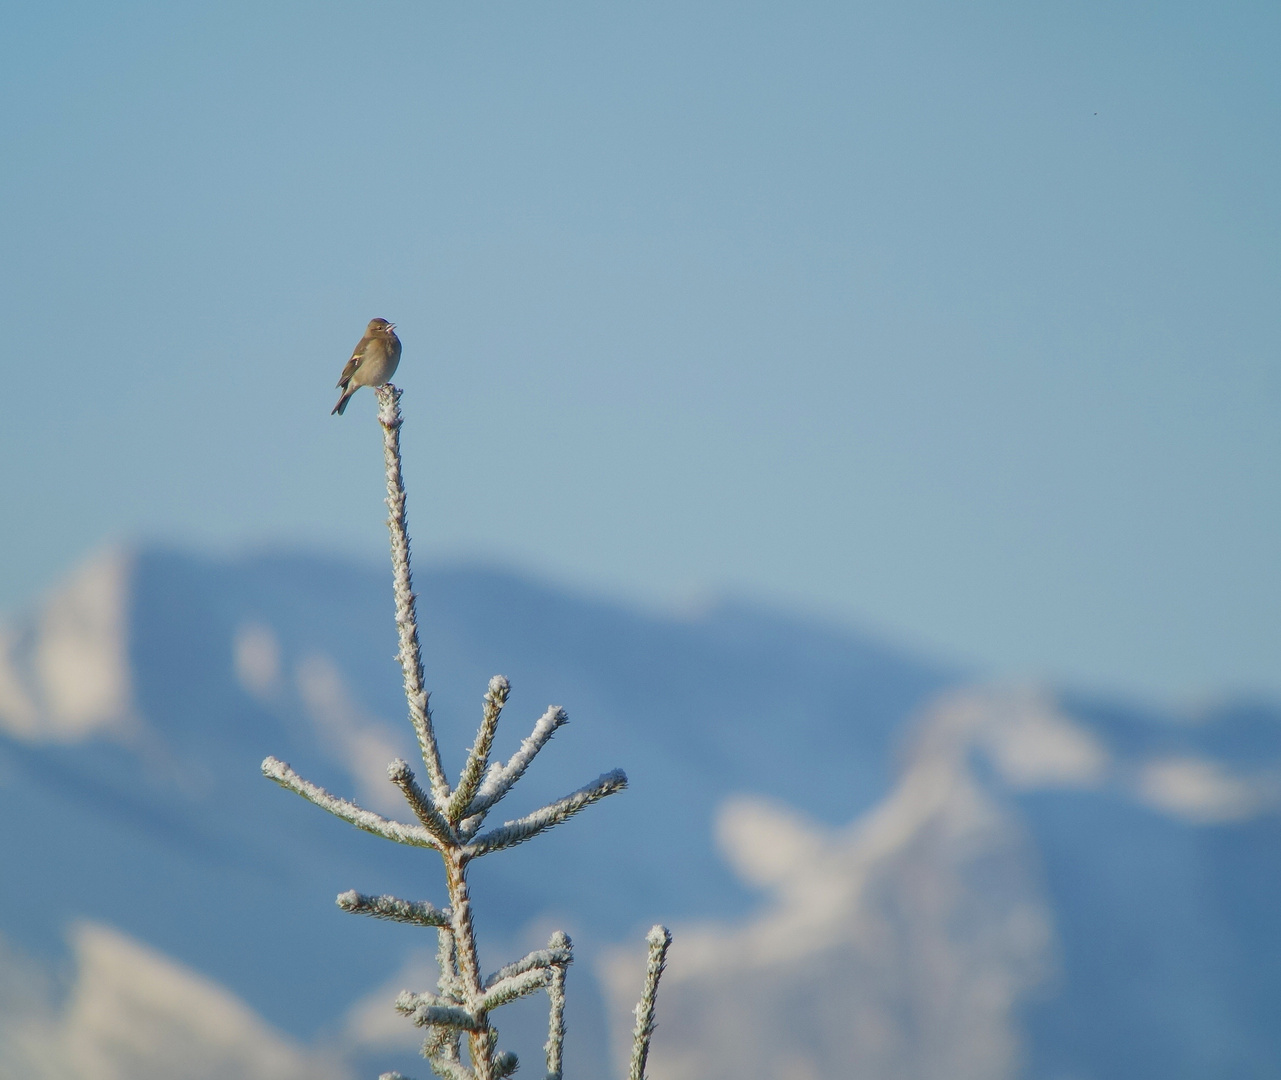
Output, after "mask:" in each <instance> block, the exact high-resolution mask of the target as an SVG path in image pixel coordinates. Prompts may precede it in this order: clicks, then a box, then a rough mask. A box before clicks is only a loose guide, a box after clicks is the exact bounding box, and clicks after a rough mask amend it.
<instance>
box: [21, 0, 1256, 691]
mask: <svg viewBox="0 0 1281 1080" xmlns="http://www.w3.org/2000/svg"><path fill="white" fill-rule="evenodd" d="M5 23H6V32H5V35H4V64H3V65H0V97H2V99H3V102H4V108H3V109H0V133H2V135H3V141H4V145H5V147H6V148H7V152H6V153H5V154H3V155H2V156H0V197H2V203H0V247H2V249H3V250H4V251H5V252H6V258H5V259H4V260H3V262H2V263H0V278H2V287H0V320H3V324H4V327H5V331H6V334H7V337H8V340H9V341H10V343H11V346H13V347H16V348H15V349H14V352H13V353H12V354H11V359H10V361H9V362H8V364H6V366H5V370H6V372H7V379H6V398H7V406H8V408H7V411H6V416H5V419H4V422H3V424H0V458H2V460H4V461H5V462H6V463H7V468H6V484H5V486H4V492H5V495H4V512H3V514H2V515H0V608H7V609H10V610H13V609H17V608H19V607H21V606H22V605H23V604H25V603H26V602H28V601H30V600H31V599H33V598H34V597H35V596H37V595H38V594H39V593H40V591H41V590H42V589H44V588H46V587H48V586H49V585H50V584H51V583H53V582H54V581H56V580H57V579H58V578H59V577H60V576H61V575H62V574H63V573H65V571H66V570H67V569H68V568H69V567H70V566H71V565H72V564H73V563H74V562H75V561H76V560H77V559H79V558H81V557H83V556H84V555H85V554H86V553H88V552H90V551H92V550H93V549H95V548H96V547H98V546H100V545H102V544H104V543H106V542H109V541H112V540H120V539H131V538H133V539H136V538H144V539H145V538H160V539H163V540H168V541H175V542H181V543H190V544H194V545H197V546H199V547H201V548H206V549H208V548H212V549H215V550H235V549H238V548H242V547H245V546H255V545H260V544H264V543H268V544H276V543H291V544H292V543H301V544H305V545H307V546H309V547H322V548H328V549H338V550H342V551H348V552H352V553H355V554H359V555H363V556H367V557H370V558H383V557H384V555H383V543H384V535H385V534H384V531H383V527H382V523H381V522H382V509H381V506H380V496H381V490H380V476H379V446H378V436H377V431H376V427H375V425H374V421H373V418H372V412H373V406H372V401H371V400H370V399H369V395H368V393H367V392H364V391H362V393H361V394H360V395H359V396H358V397H357V398H356V399H355V400H354V401H353V403H352V407H351V408H350V409H349V410H348V412H347V415H346V416H345V417H343V418H342V419H341V420H340V419H338V418H331V417H330V415H329V410H330V408H331V406H332V404H333V400H332V399H333V398H334V397H335V392H334V390H333V384H334V382H335V380H336V378H337V374H338V370H339V368H340V367H341V366H342V363H343V361H344V360H345V358H346V356H347V353H348V351H349V350H350V348H351V346H352V344H353V343H354V342H355V340H356V339H357V338H358V337H359V335H360V332H361V329H362V327H363V325H364V323H365V322H366V320H368V319H369V318H370V317H372V316H374V315H382V316H386V317H387V318H390V319H393V320H394V321H396V322H397V323H398V324H399V327H400V332H401V337H402V339H403V340H404V343H405V356H404V361H403V362H402V368H401V373H400V375H399V376H398V379H397V381H398V382H399V383H400V384H401V385H402V386H403V387H404V388H405V392H406V396H405V399H404V408H405V412H406V415H407V428H406V435H405V441H406V448H407V461H406V472H407V476H408V480H409V483H410V485H411V494H410V500H411V503H410V512H411V522H412V524H413V526H414V531H415V535H416V539H417V542H418V545H419V546H418V551H419V558H421V559H426V558H454V557H459V556H463V557H468V558H483V559H496V560H500V561H502V562H505V563H508V564H514V565H516V566H518V567H522V568H526V569H529V570H531V571H534V572H536V573H540V574H543V575H547V576H550V577H552V578H554V579H556V580H559V581H563V582H566V583H570V584H573V585H576V586H578V587H582V588H589V589H600V590H603V591H605V592H606V593H609V594H612V595H616V596H620V597H624V598H627V599H629V600H636V601H639V602H642V603H646V604H651V605H657V606H660V607H669V606H673V605H675V606H683V605H689V604H692V603H698V602H700V600H701V598H705V597H707V596H710V595H715V594H717V593H720V592H725V591H732V592H736V593H746V594H748V595H750V596H757V597H761V598H764V599H767V600H770V601H771V602H774V603H778V604H782V605H786V606H789V607H795V608H800V609H804V610H811V611H815V612H821V613H825V614H828V615H830V616H834V617H835V618H838V619H840V620H843V621H847V622H852V623H857V624H859V625H863V626H866V627H869V628H872V629H874V630H877V631H882V632H885V633H887V634H889V635H891V636H894V637H896V638H898V639H899V640H902V641H906V642H910V643H914V644H918V645H921V646H923V647H927V648H930V649H934V650H937V651H938V652H940V653H941V654H942V655H945V656H947V657H949V658H952V659H956V660H960V661H962V662H969V663H973V664H975V665H976V666H978V667H979V668H980V669H981V670H983V671H985V672H987V673H989V674H992V675H996V676H1000V677H1009V678H1025V677H1046V678H1052V679H1060V680H1070V681H1074V682H1079V683H1083V684H1086V685H1088V686H1094V687H1099V688H1111V689H1121V690H1125V691H1129V692H1134V693H1139V694H1155V695H1159V696H1161V697H1164V698H1167V699H1174V700H1197V699H1199V698H1201V697H1203V696H1204V695H1207V694H1217V693H1221V692H1229V691H1255V690H1263V691H1267V692H1270V693H1277V692H1281V667H1279V665H1278V657H1279V655H1281V573H1278V569H1277V566H1278V552H1279V551H1281V508H1279V505H1278V490H1279V485H1278V480H1279V479H1281V475H1279V474H1281V434H1279V433H1278V422H1277V420H1278V412H1279V408H1278V407H1279V406H1281V356H1279V355H1278V351H1279V350H1278V346H1279V344H1281V304H1279V303H1278V296H1279V289H1278V286H1279V285H1281V254H1279V253H1281V243H1279V242H1278V241H1281V235H1279V233H1281V229H1279V228H1278V225H1279V223H1281V212H1279V210H1278V196H1277V192H1278V190H1281V183H1279V182H1278V181H1279V177H1278V172H1279V168H1278V167H1279V165H1281V151H1279V149H1278V146H1279V144H1278V132H1279V130H1281V127H1279V124H1278V121H1279V120H1281V65H1278V64H1277V62H1276V57H1277V56H1278V55H1281V8H1278V7H1277V6H1276V5H1265V4H1222V5H1206V4H1189V3H1172V2H1164V3H1161V4H1155V3H1149V4H1140V3H1129V4H1124V5H1117V4H1101V3H1096V4H1088V3H1075V4H1063V3H1046V4H1036V5H1026V4H1014V3H976V4H968V5H960V4H939V3H920V2H911V0H909V2H906V3H904V2H896V3H892V4H890V3H882V4H853V3H832V4H817V3H812V4H804V3H795V2H792V3H787V4H783V3H735V4H728V3H704V4H699V3H695V4H690V3H679V4H676V3H652V4H644V5H625V4H616V3H597V4H587V3H579V4H574V3H529V2H528V0H525V2H523V3H504V2H496V3H485V4H442V3H428V2H422V0H416V2H413V3H403V4H390V3H388V4H384V3H361V4H354V3H353V4H346V3H308V4H277V3H253V4H249V3H236V2H229V3H223V4H219V5H199V4H174V3H165V4H150V5H148V4H140V3H127V2H126V3H120V4H114V5H105V4H82V5H77V4H66V3H49V4H43V5H19V4H9V5H6V10H5Z"/></svg>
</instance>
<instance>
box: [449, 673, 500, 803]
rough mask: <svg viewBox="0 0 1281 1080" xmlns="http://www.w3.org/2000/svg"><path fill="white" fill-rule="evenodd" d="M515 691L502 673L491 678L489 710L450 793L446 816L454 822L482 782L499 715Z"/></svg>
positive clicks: (487, 694)
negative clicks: (455, 785) (509, 696)
mask: <svg viewBox="0 0 1281 1080" xmlns="http://www.w3.org/2000/svg"><path fill="white" fill-rule="evenodd" d="M510 693H511V684H510V683H509V682H508V681H507V680H506V679H505V678H503V677H502V676H501V675H495V676H494V677H493V678H492V679H490V680H489V689H488V690H487V691H486V693H485V711H484V713H483V715H482V717H481V721H480V729H479V730H478V731H477V732H476V741H475V742H474V743H472V748H471V752H470V753H468V755H467V764H466V765H464V766H463V771H462V775H461V776H459V778H458V787H456V788H455V789H454V793H453V795H451V796H450V797H449V805H448V806H447V807H446V808H445V817H447V818H448V819H449V820H450V821H451V822H455V823H456V822H458V821H459V819H461V818H462V817H463V816H464V815H465V814H466V813H467V811H468V809H469V807H470V805H471V801H472V797H473V796H474V795H475V794H476V789H477V788H478V787H479V786H480V781H481V777H482V776H483V775H484V773H485V767H486V766H487V765H488V764H489V751H490V749H491V748H492V747H493V745H494V732H495V731H497V730H498V715H499V713H501V712H502V711H503V706H504V705H506V704H507V695H508V694H510Z"/></svg>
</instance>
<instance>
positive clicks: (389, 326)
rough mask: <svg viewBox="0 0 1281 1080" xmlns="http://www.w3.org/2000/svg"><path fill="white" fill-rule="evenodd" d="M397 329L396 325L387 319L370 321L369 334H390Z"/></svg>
mask: <svg viewBox="0 0 1281 1080" xmlns="http://www.w3.org/2000/svg"><path fill="white" fill-rule="evenodd" d="M395 329H396V324H395V323H389V322H388V321H387V320H386V319H370V320H369V326H368V329H367V332H368V333H370V334H390V333H391V332H392V331H393V330H395Z"/></svg>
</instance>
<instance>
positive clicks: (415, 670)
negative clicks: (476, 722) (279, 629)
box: [376, 383, 449, 806]
mask: <svg viewBox="0 0 1281 1080" xmlns="http://www.w3.org/2000/svg"><path fill="white" fill-rule="evenodd" d="M376 393H377V394H378V422H379V423H380V424H381V425H382V429H383V462H384V464H385V465H386V467H387V511H388V513H387V530H388V531H389V532H390V533H391V568H392V587H393V590H394V592H395V597H396V631H397V634H398V636H399V638H400V650H399V652H398V654H397V655H398V658H399V660H400V667H401V670H402V671H403V672H404V675H405V699H406V701H408V703H409V721H410V723H411V724H413V726H414V734H415V735H416V736H417V738H418V748H419V750H421V751H422V755H423V764H424V765H426V766H427V777H428V779H429V780H430V781H431V793H432V797H433V798H434V799H435V801H436V805H438V806H444V805H445V803H446V802H447V801H448V799H449V781H448V780H446V779H445V769H444V766H442V765H441V763H440V748H439V747H438V746H437V745H436V732H435V731H434V730H433V729H432V725H431V707H430V705H429V703H428V700H427V690H426V688H425V686H424V683H423V658H422V647H421V645H420V644H419V641H418V610H417V601H418V598H417V597H416V596H415V595H414V580H413V573H412V571H411V570H410V567H409V527H408V522H407V521H406V518H405V482H404V478H403V477H402V475H401V471H400V425H401V418H400V393H401V392H400V391H399V390H398V389H397V388H396V387H394V386H392V385H391V384H390V383H388V384H387V385H386V386H380V387H378V389H377V391H376Z"/></svg>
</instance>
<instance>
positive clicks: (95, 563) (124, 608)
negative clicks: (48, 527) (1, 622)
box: [0, 549, 137, 743]
mask: <svg viewBox="0 0 1281 1080" xmlns="http://www.w3.org/2000/svg"><path fill="white" fill-rule="evenodd" d="M133 562H134V559H133V555H132V554H131V553H130V552H127V551H124V550H120V549H114V550H109V551H106V552H103V553H102V554H100V555H98V556H97V557H95V558H93V559H91V560H90V561H89V562H87V563H85V564H84V565H82V566H81V567H80V568H79V569H78V570H77V571H76V573H75V574H73V575H72V576H71V578H70V579H69V580H68V581H67V582H66V583H65V584H64V585H62V586H61V587H60V588H58V589H56V590H55V591H54V592H53V593H52V594H51V595H50V596H49V597H48V598H47V599H46V601H45V602H44V603H43V604H42V605H40V608H39V611H38V613H37V615H36V616H35V617H34V618H33V619H30V620H29V621H27V622H25V623H20V624H18V625H13V626H0V730H3V731H5V732H7V733H8V734H9V735H12V736H14V737H15V738H18V739H22V740H23V741H25V742H30V743H42V742H52V743H73V742H81V741H83V740H85V739H88V738H91V737H93V736H97V735H106V736H110V737H113V738H117V739H125V738H127V737H128V736H130V735H132V734H134V733H135V731H136V728H137V718H136V716H135V713H134V709H133V699H132V685H131V679H130V664H129V642H128V601H129V592H130V577H131V573H132V568H133Z"/></svg>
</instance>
